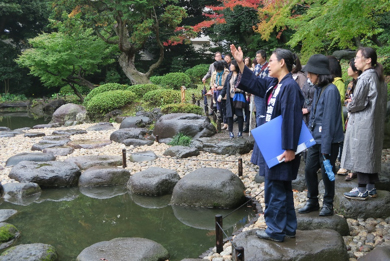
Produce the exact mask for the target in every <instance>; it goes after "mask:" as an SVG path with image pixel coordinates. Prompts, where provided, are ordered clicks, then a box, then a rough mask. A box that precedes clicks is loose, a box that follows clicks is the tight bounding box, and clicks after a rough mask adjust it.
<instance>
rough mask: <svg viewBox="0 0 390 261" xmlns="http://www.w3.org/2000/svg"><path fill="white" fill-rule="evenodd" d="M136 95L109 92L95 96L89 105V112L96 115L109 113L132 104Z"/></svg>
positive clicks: (118, 91)
mask: <svg viewBox="0 0 390 261" xmlns="http://www.w3.org/2000/svg"><path fill="white" fill-rule="evenodd" d="M134 100H135V94H134V93H133V92H131V91H121V90H117V91H108V92H104V93H100V94H97V95H95V96H94V97H93V98H92V99H91V100H90V101H89V102H88V104H87V111H88V112H90V113H94V114H101V113H108V112H110V111H113V110H115V109H120V108H122V107H123V106H125V105H127V104H130V103H132V102H133V101H134Z"/></svg>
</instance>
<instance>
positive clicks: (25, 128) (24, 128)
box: [14, 127, 31, 132]
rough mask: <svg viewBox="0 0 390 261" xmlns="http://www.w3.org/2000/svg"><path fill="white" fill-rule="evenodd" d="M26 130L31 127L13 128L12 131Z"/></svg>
mask: <svg viewBox="0 0 390 261" xmlns="http://www.w3.org/2000/svg"><path fill="white" fill-rule="evenodd" d="M27 130H31V128H30V127H23V128H17V129H14V131H20V132H24V131H27Z"/></svg>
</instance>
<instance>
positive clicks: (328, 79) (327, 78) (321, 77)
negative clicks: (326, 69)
mask: <svg viewBox="0 0 390 261" xmlns="http://www.w3.org/2000/svg"><path fill="white" fill-rule="evenodd" d="M317 76H318V83H317V86H318V87H324V86H326V85H328V84H329V83H332V82H333V80H334V77H333V75H332V74H317Z"/></svg>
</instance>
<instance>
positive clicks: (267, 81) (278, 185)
mask: <svg viewBox="0 0 390 261" xmlns="http://www.w3.org/2000/svg"><path fill="white" fill-rule="evenodd" d="M230 50H231V52H232V54H233V57H234V58H235V60H236V61H237V64H238V66H239V67H240V72H241V73H242V78H241V81H240V84H239V86H238V87H239V88H240V89H242V90H244V91H246V92H249V93H252V94H254V95H257V96H260V97H263V98H264V101H265V102H264V105H263V107H261V108H260V109H261V113H263V115H264V117H261V119H260V121H261V122H260V123H264V122H268V121H270V120H272V119H273V118H276V117H278V116H280V115H282V117H283V123H282V137H281V139H282V149H283V150H284V153H283V154H282V155H281V156H279V160H284V162H281V163H280V164H278V165H276V166H274V167H272V168H268V166H265V168H264V170H265V171H264V173H262V175H264V176H265V183H264V198H265V211H264V218H265V222H266V224H267V229H266V230H258V231H257V232H256V234H257V236H258V237H259V238H261V239H267V240H273V241H279V242H282V241H284V238H285V237H286V236H287V237H295V233H296V229H297V218H296V214H295V209H294V200H293V191H292V180H294V179H295V178H296V177H297V174H298V168H299V163H300V156H298V155H295V152H296V149H297V146H298V140H299V135H300V132H301V127H302V118H303V116H302V107H303V103H304V98H303V95H302V92H301V90H300V88H299V86H298V84H297V83H296V82H295V81H294V79H293V78H292V75H291V73H290V72H291V70H292V67H293V64H294V55H293V53H291V52H290V51H288V50H285V49H276V50H275V51H274V52H273V53H272V55H271V58H270V60H269V66H268V69H269V73H270V76H272V77H275V78H269V77H267V78H264V79H262V78H259V77H256V76H255V74H253V73H252V71H251V70H250V69H249V68H247V67H246V66H245V65H244V63H243V53H242V50H241V48H240V47H238V49H237V48H236V47H235V46H234V45H231V46H230ZM264 138H267V137H264ZM260 157H262V155H261V152H260ZM263 160H264V159H263Z"/></svg>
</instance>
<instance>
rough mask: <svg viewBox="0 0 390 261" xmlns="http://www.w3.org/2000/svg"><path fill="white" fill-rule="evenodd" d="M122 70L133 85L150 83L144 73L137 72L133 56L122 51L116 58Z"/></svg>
mask: <svg viewBox="0 0 390 261" xmlns="http://www.w3.org/2000/svg"><path fill="white" fill-rule="evenodd" d="M118 62H119V65H120V66H121V68H122V70H123V72H124V73H125V75H126V76H127V78H129V79H130V81H131V83H132V84H133V85H135V84H145V83H151V82H150V81H149V79H148V77H147V75H146V74H144V73H141V72H139V71H138V70H137V69H136V68H135V65H134V58H132V57H129V55H127V54H126V53H124V52H122V54H121V55H120V56H119V59H118Z"/></svg>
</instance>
